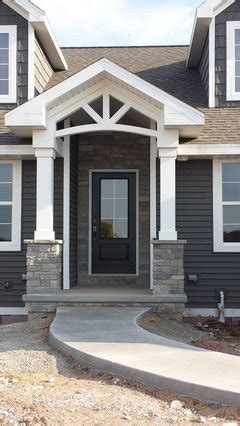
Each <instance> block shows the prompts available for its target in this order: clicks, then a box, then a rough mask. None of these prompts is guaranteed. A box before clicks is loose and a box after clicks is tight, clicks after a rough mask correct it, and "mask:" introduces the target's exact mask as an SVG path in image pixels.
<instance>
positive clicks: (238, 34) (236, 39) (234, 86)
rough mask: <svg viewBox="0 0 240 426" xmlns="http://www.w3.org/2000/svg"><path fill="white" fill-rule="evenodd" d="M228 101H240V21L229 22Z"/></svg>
mask: <svg viewBox="0 0 240 426" xmlns="http://www.w3.org/2000/svg"><path fill="white" fill-rule="evenodd" d="M227 101H240V21H230V22H227Z"/></svg>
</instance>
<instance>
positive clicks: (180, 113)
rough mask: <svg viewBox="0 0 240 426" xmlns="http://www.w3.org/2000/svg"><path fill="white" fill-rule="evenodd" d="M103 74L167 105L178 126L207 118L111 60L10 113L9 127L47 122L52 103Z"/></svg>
mask: <svg viewBox="0 0 240 426" xmlns="http://www.w3.org/2000/svg"><path fill="white" fill-rule="evenodd" d="M104 74H105V75H108V74H110V75H112V76H114V77H115V78H116V79H119V80H120V81H122V82H125V83H126V84H128V85H130V86H132V87H134V88H135V89H137V90H139V91H140V92H142V93H144V94H145V95H147V96H148V97H150V98H152V99H153V100H154V101H155V102H156V101H157V102H158V103H160V104H162V105H164V106H165V108H167V109H166V111H167V113H168V114H169V115H171V114H172V115H174V116H175V122H176V125H177V124H179V125H186V124H188V125H191V124H194V125H196V124H203V123H204V114H203V113H202V112H200V111H198V110H197V109H195V108H193V107H191V106H190V105H187V104H185V103H184V102H182V101H180V100H179V99H176V98H174V97H173V96H171V95H169V94H168V93H166V92H164V91H162V90H161V89H159V88H157V87H155V86H153V85H152V84H150V83H148V82H146V81H144V80H142V79H141V78H140V77H138V76H136V75H134V74H132V73H130V72H129V71H127V70H125V69H123V68H122V67H120V66H119V65H116V64H114V63H112V62H111V61H109V60H108V59H105V58H103V59H100V60H99V61H98V62H96V63H95V64H93V65H90V66H89V67H88V68H85V69H84V70H82V71H80V72H79V73H77V74H75V75H73V76H72V77H69V78H68V79H67V80H65V81H63V82H61V83H59V84H58V85H57V86H55V87H53V88H51V89H49V90H48V91H47V92H45V93H43V94H41V95H39V96H38V97H36V98H34V99H32V100H30V101H28V102H27V103H26V104H24V105H21V106H20V107H18V108H16V109H15V110H12V111H10V112H9V113H8V114H6V116H5V117H6V118H5V120H6V121H5V122H6V125H8V126H10V125H11V126H13V125H16V120H17V122H18V123H19V125H21V124H20V123H21V118H23V119H24V121H25V123H26V122H27V120H29V121H31V123H33V122H34V121H35V118H34V119H33V118H32V117H34V116H35V117H36V118H37V116H38V115H39V119H40V122H41V124H42V123H43V122H44V119H45V117H44V119H43V118H42V116H43V114H44V111H45V110H46V108H47V106H48V105H49V104H50V103H51V102H53V101H54V100H55V99H57V98H59V97H60V96H63V95H64V94H65V93H67V92H69V91H71V90H74V88H75V87H77V86H80V85H82V84H84V83H86V82H87V81H89V80H91V79H92V78H94V77H96V76H98V75H99V76H101V75H104ZM176 117H178V119H179V122H177V119H176ZM35 123H36V121H35ZM36 124H37V123H36ZM39 124H40V123H39Z"/></svg>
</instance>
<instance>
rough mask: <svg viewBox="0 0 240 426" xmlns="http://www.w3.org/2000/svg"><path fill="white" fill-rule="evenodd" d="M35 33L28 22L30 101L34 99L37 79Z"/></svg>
mask: <svg viewBox="0 0 240 426" xmlns="http://www.w3.org/2000/svg"><path fill="white" fill-rule="evenodd" d="M34 74H35V33H34V29H33V27H32V24H31V23H30V22H28V100H29V99H33V98H34V95H35V93H34V91H35V89H34V78H35V75H34Z"/></svg>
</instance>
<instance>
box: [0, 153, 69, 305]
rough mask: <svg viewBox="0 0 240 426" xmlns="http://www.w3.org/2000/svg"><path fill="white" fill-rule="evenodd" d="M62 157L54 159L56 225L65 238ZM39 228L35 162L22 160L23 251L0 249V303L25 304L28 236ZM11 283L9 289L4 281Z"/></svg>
mask: <svg viewBox="0 0 240 426" xmlns="http://www.w3.org/2000/svg"><path fill="white" fill-rule="evenodd" d="M62 164H63V163H62V159H57V160H56V161H55V183H56V187H55V194H54V225H55V230H56V238H57V239H61V238H62V218H63V195H62V191H63V166H62ZM35 229H36V162H35V161H34V160H33V161H23V162H22V251H21V252H0V306H1V307H8V306H12V307H15V306H23V303H22V295H23V294H24V293H25V291H26V287H25V281H23V280H22V274H25V273H26V246H25V245H24V244H23V241H24V240H25V239H32V238H33V236H34V231H35ZM5 282H10V283H11V284H12V286H11V288H10V290H9V291H6V290H4V283H5Z"/></svg>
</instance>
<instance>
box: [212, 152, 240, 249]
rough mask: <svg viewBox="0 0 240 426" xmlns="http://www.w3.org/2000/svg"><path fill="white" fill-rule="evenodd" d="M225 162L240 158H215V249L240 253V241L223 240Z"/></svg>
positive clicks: (236, 161) (238, 161)
mask: <svg viewBox="0 0 240 426" xmlns="http://www.w3.org/2000/svg"><path fill="white" fill-rule="evenodd" d="M223 163H240V159H239V160H237V159H235V160H231V159H230V160H227V159H225V160H213V251H214V252H215V253H240V243H225V242H224V241H223V201H222V198H223V197H222V164H223Z"/></svg>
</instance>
